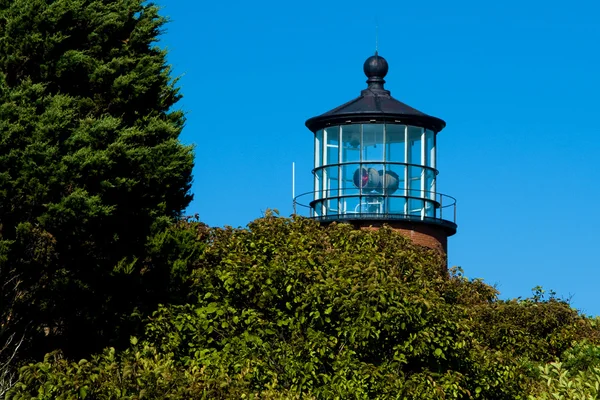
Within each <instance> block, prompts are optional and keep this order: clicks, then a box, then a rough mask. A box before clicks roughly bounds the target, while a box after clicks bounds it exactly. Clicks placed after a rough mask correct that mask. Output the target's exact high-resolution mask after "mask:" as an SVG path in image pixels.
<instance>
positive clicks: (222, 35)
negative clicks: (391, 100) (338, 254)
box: [159, 0, 600, 315]
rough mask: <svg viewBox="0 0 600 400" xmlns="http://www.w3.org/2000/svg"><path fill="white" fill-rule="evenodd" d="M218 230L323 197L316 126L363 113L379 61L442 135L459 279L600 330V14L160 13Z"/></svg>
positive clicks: (533, 0) (201, 187) (186, 4)
mask: <svg viewBox="0 0 600 400" xmlns="http://www.w3.org/2000/svg"><path fill="white" fill-rule="evenodd" d="M159 4H162V5H163V14H164V15H167V16H169V17H170V18H171V19H172V22H171V23H170V24H169V25H168V26H167V31H166V34H165V35H164V36H163V37H162V42H161V45H164V46H167V48H168V50H169V62H170V63H171V64H172V65H173V68H174V75H176V76H180V77H181V79H180V82H179V84H180V86H181V89H182V93H183V95H184V99H183V100H182V101H181V103H180V106H181V108H182V109H184V110H185V111H186V112H187V125H186V127H185V130H184V132H183V135H182V140H183V141H184V142H186V143H193V144H195V146H196V167H195V169H194V186H193V191H194V195H195V200H194V202H193V203H192V204H191V205H190V207H189V209H188V211H187V212H188V214H195V213H198V214H199V215H200V218H201V220H202V221H204V222H206V223H208V224H209V225H213V226H223V225H231V226H234V227H237V226H245V225H246V224H247V223H248V222H250V221H251V220H253V219H255V218H257V217H260V216H261V214H262V212H263V211H264V210H265V209H267V208H277V209H279V210H280V212H281V214H282V215H284V216H288V215H290V214H291V212H292V202H291V164H292V162H293V161H295V162H296V171H297V191H298V192H302V191H310V190H312V175H311V172H310V171H311V169H312V162H313V155H312V152H313V135H312V133H311V132H310V131H309V130H308V129H306V128H305V126H304V121H305V120H306V119H307V118H310V117H312V116H316V115H319V114H321V113H323V112H325V111H328V110H330V109H332V108H334V107H336V106H338V105H340V104H342V103H344V102H346V101H348V100H350V99H353V98H354V97H356V96H358V95H359V93H360V90H361V89H363V88H364V87H365V86H366V84H365V80H366V78H365V76H364V75H363V72H362V64H363V61H364V60H365V59H366V58H367V57H368V56H370V55H372V53H373V51H374V47H375V25H376V24H378V25H379V53H380V54H381V55H382V56H383V57H385V58H386V59H387V61H388V63H389V65H390V72H389V73H388V75H387V77H386V80H387V84H386V88H387V89H389V90H391V92H392V95H393V96H394V97H395V98H397V99H399V100H400V101H403V102H405V103H407V104H409V105H411V106H413V107H415V108H417V109H419V110H421V111H423V112H426V113H428V114H430V115H434V116H436V117H439V118H442V119H444V120H445V121H446V122H447V128H446V129H444V130H443V131H442V132H441V133H440V134H439V136H438V169H439V170H440V175H439V176H438V191H440V192H442V193H447V194H449V195H452V196H454V197H456V198H457V199H458V225H459V228H458V233H457V234H456V235H455V236H453V237H451V238H450V240H449V264H450V265H459V266H462V267H463V268H464V270H465V273H466V275H467V276H468V277H471V278H475V277H480V278H483V279H484V280H485V281H486V282H487V283H489V284H495V285H497V287H498V289H499V290H500V291H501V293H502V297H503V298H512V297H518V296H522V297H527V296H529V295H530V294H531V288H533V287H534V286H537V285H541V286H543V287H544V288H545V289H547V290H550V289H553V290H555V291H556V292H557V293H558V294H559V295H560V296H563V297H571V298H572V304H573V305H574V306H575V307H577V308H579V309H581V310H582V311H583V312H584V313H586V314H593V315H599V314H600V301H599V299H600V294H599V292H600V290H599V286H600V285H599V282H600V268H599V267H600V261H599V258H600V255H599V253H600V252H599V250H600V243H599V242H600V208H599V207H598V201H599V200H600V185H599V184H598V182H599V180H600V168H598V163H599V162H600V128H599V126H598V119H599V117H600V110H599V108H600V100H599V99H598V93H599V92H600V23H599V22H598V16H599V15H600V2H598V1H597V0H574V1H570V2H565V1H555V0H545V1H538V0H525V1H523V0H520V1H515V0H507V1H503V2H482V1H441V0H439V1H412V2H405V1H378V2H373V3H369V2H364V1H354V0H350V1H348V0H346V1H327V2H324V1H312V0H310V1H303V2H285V1H277V2H261V1H258V2H246V1H230V2H225V1H224V2H217V1H215V2H208V1H206V2H200V3H198V2H196V1H191V0H178V1H169V2H167V1H166V0H159Z"/></svg>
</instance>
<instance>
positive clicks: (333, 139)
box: [325, 126, 340, 164]
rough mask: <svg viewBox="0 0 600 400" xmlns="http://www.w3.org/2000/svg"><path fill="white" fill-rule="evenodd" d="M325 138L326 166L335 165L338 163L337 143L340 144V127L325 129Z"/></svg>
mask: <svg viewBox="0 0 600 400" xmlns="http://www.w3.org/2000/svg"><path fill="white" fill-rule="evenodd" d="M325 134H326V136H327V142H326V143H325V148H326V151H325V153H326V157H327V160H326V164H337V163H338V162H339V161H338V159H339V143H340V127H339V126H333V127H331V128H327V129H325Z"/></svg>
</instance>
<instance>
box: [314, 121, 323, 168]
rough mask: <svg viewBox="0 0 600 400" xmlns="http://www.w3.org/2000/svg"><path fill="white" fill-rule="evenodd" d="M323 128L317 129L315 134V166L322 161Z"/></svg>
mask: <svg viewBox="0 0 600 400" xmlns="http://www.w3.org/2000/svg"><path fill="white" fill-rule="evenodd" d="M322 150H323V130H321V129H319V130H318V131H317V133H316V134H315V168H318V167H320V166H321V164H322V162H323V158H322V154H323V151H322Z"/></svg>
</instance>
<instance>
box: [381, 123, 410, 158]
mask: <svg viewBox="0 0 600 400" xmlns="http://www.w3.org/2000/svg"><path fill="white" fill-rule="evenodd" d="M405 134H406V125H394V124H387V125H386V126H385V145H386V147H385V160H386V161H392V162H406V160H405V159H404V154H405V149H404V146H405V141H406V136H405Z"/></svg>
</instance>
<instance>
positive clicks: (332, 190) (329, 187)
mask: <svg viewBox="0 0 600 400" xmlns="http://www.w3.org/2000/svg"><path fill="white" fill-rule="evenodd" d="M325 174H326V179H327V182H326V187H325V189H326V193H325V195H326V196H327V197H334V196H337V195H338V191H339V180H338V175H339V174H338V167H337V166H334V167H327V168H326V172H325Z"/></svg>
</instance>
